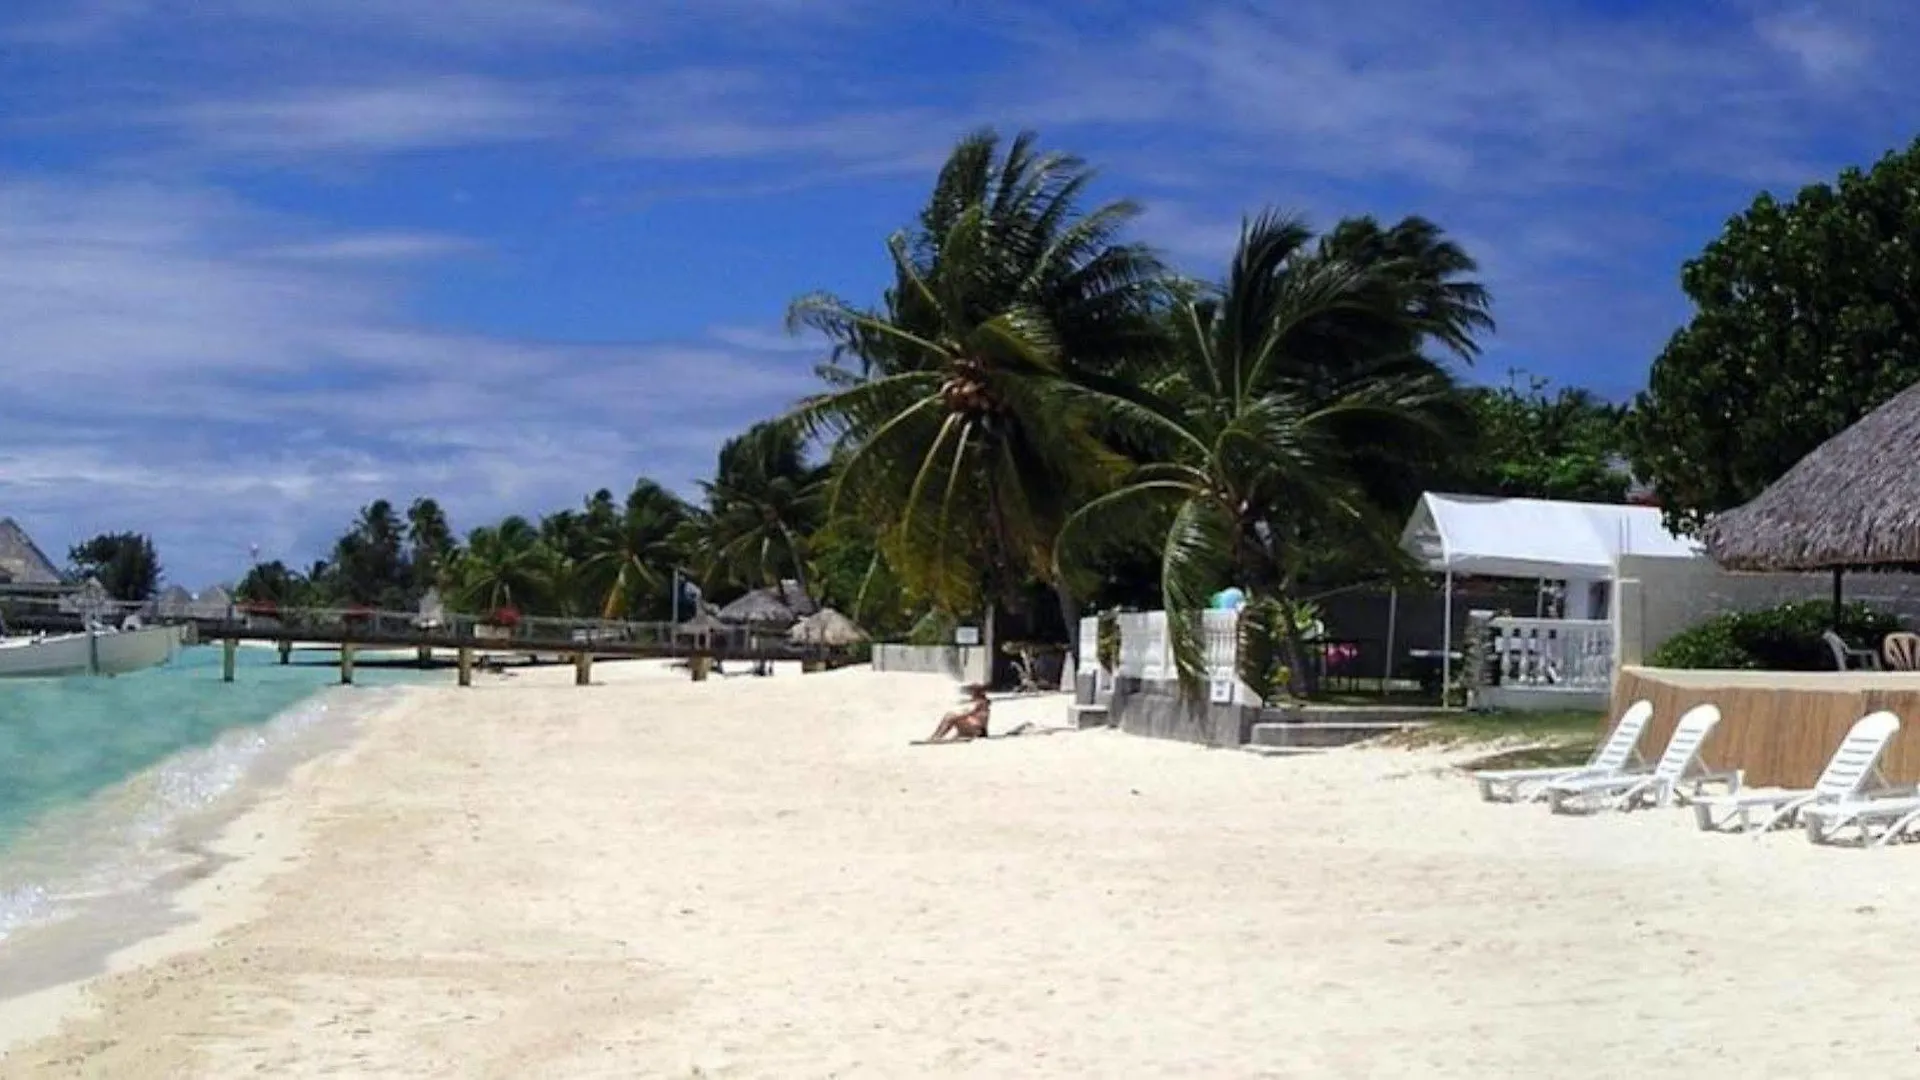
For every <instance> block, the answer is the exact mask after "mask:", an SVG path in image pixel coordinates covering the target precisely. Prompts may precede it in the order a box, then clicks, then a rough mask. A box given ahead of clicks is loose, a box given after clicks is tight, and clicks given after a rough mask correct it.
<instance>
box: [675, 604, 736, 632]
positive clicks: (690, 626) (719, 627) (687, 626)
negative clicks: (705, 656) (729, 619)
mask: <svg viewBox="0 0 1920 1080" xmlns="http://www.w3.org/2000/svg"><path fill="white" fill-rule="evenodd" d="M726 629H727V624H726V623H723V622H721V621H720V620H719V619H718V618H716V617H715V616H714V614H713V612H711V611H705V610H703V611H701V612H700V613H699V614H697V615H695V616H694V617H693V618H691V619H688V620H686V621H685V622H682V623H677V624H675V625H674V628H673V632H674V633H675V634H676V635H679V636H683V637H696V636H698V635H701V634H711V633H714V632H716V631H718V632H723V633H724V632H725V631H726Z"/></svg>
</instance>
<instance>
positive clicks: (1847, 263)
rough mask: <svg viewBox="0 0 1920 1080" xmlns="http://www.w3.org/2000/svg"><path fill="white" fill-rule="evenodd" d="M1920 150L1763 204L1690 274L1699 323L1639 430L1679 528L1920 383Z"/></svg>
mask: <svg viewBox="0 0 1920 1080" xmlns="http://www.w3.org/2000/svg"><path fill="white" fill-rule="evenodd" d="M1916 230H1920V142H1916V143H1915V144H1914V145H1912V146H1910V147H1908V148H1907V149H1906V150H1904V151H1901V152H1898V153H1891V154H1888V155H1887V156H1886V157H1884V158H1882V159H1881V160H1880V161H1879V163H1877V164H1876V165H1874V166H1873V167H1872V168H1871V169H1868V170H1865V171H1862V170H1860V169H1857V168H1853V169H1848V170H1846V171H1845V172H1843V173H1841V174H1840V177H1839V180H1838V182H1837V183H1835V184H1815V185H1812V186H1809V187H1806V188H1803V189H1801V191H1800V193H1799V194H1798V195H1797V196H1795V197H1794V198H1793V199H1791V200H1790V201H1786V202H1781V201H1779V200H1777V199H1775V198H1774V197H1773V196H1772V195H1770V194H1762V195H1760V196H1759V197H1758V198H1756V199H1754V201H1753V203H1752V205H1751V206H1749V207H1748V208H1747V210H1746V211H1745V212H1744V213H1742V214H1741V215H1739V216H1738V217H1735V218H1733V219H1732V220H1730V221H1728V222H1727V225H1726V228H1725V229H1724V230H1723V231H1722V232H1721V234H1720V236H1719V237H1718V238H1716V239H1715V240H1714V241H1713V242H1712V243H1710V244H1708V245H1707V248H1706V250H1705V251H1703V252H1702V253H1701V254H1700V255H1699V256H1698V257H1696V258H1694V259H1692V260H1690V261H1688V262H1687V263H1686V265H1685V267H1684V268H1683V270H1682V271H1681V276H1680V281H1681V287H1682V288H1683V289H1685V291H1686V294H1687V296H1688V298H1689V299H1691V300H1692V301H1693V305H1694V315H1693V318H1692V320H1691V321H1690V322H1689V323H1688V324H1687V325H1686V326H1685V327H1683V328H1682V329H1681V330H1679V331H1678V332H1677V333H1675V334H1674V335H1673V337H1672V338H1671V339H1670V340H1669V341H1668V342H1667V346H1666V348H1665V350H1664V351H1662V352H1661V354H1660V356H1659V358H1658V359H1656V360H1655V361H1654V363H1653V369H1652V372H1651V374H1650V376H1649V379H1648V384H1647V389H1646V390H1645V391H1644V392H1643V393H1641V394H1640V395H1639V396H1638V398H1637V399H1636V400H1635V403H1634V410H1633V415H1632V418H1631V420H1630V422H1629V445H1630V456H1631V459H1632V462H1633V468H1634V472H1635V474H1636V475H1637V476H1639V478H1640V479H1642V480H1644V481H1647V482H1649V483H1650V484H1652V485H1653V488H1654V490H1655V492H1656V493H1657V495H1658V497H1659V499H1660V503H1661V506H1662V507H1663V508H1664V509H1665V510H1666V515H1667V519H1668V523H1669V525H1672V526H1675V527H1678V528H1689V529H1690V528H1692V527H1694V526H1697V525H1699V524H1700V523H1702V522H1703V521H1704V520H1705V519H1706V517H1707V515H1709V514H1712V513H1715V512H1717V511H1720V510H1725V509H1729V508H1731V507H1734V506H1738V505H1740V504H1741V503H1744V502H1746V501H1747V500H1749V499H1751V498H1753V497H1754V496H1755V495H1758V494H1759V493H1760V492H1761V491H1762V490H1763V489H1764V488H1766V486H1767V485H1768V484H1771V483H1772V482H1773V481H1775V480H1777V479H1779V477H1780V476H1781V475H1782V474H1783V473H1785V472H1786V471H1787V469H1789V468H1790V467H1792V465H1793V464H1794V463H1795V462H1796V461H1798V460H1799V459H1800V458H1801V457H1803V456H1805V455H1806V454H1807V453H1808V452H1809V451H1811V450H1813V449H1814V448H1815V447H1816V446H1818V445H1819V444H1820V443H1822V442H1824V441H1825V440H1826V439H1828V438H1829V437H1831V436H1833V435H1835V434H1837V433H1838V432H1840V431H1841V430H1842V429H1844V428H1846V427H1848V426H1849V425H1851V424H1852V423H1853V422H1854V421H1856V420H1858V419H1859V418H1860V417H1862V416H1863V415H1865V414H1866V413H1868V412H1870V411H1872V410H1873V409H1874V408H1875V407H1876V406H1878V405H1880V404H1881V403H1883V402H1884V401H1886V400H1887V399H1888V398H1890V397H1892V396H1893V395H1894V394H1895V393H1897V392H1899V391H1900V390H1902V389H1904V388H1906V387H1907V386H1909V385H1911V384H1912V383H1914V382H1915V381H1916V380H1920V289H1916V288H1915V286H1914V283H1915V282H1916V281H1920V250H1917V249H1916V245H1915V243H1914V237H1915V235H1916Z"/></svg>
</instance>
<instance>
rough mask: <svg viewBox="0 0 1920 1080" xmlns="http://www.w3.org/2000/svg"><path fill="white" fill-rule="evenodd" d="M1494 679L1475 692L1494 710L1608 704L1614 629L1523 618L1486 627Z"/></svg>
mask: <svg viewBox="0 0 1920 1080" xmlns="http://www.w3.org/2000/svg"><path fill="white" fill-rule="evenodd" d="M1486 633H1487V640H1486V653H1485V655H1486V657H1487V662H1488V663H1489V665H1490V666H1491V667H1492V669H1493V674H1492V678H1491V680H1490V681H1488V682H1487V683H1486V684H1485V685H1482V686H1480V687H1479V688H1478V689H1477V690H1476V692H1475V698H1476V701H1477V702H1478V703H1480V704H1485V705H1489V706H1491V707H1494V708H1516V709H1526V708H1555V707H1560V706H1581V707H1584V706H1586V705H1588V704H1593V703H1598V702H1602V701H1604V700H1605V699H1606V698H1607V697H1608V696H1609V695H1610V694H1611V693H1612V692H1613V671H1614V666H1613V661H1614V635H1613V624H1612V623H1611V622H1610V621H1608V620H1606V619H1521V618H1514V617H1512V616H1506V615H1503V616H1499V617H1497V618H1494V619H1492V620H1491V621H1489V622H1488V624H1487V630H1486Z"/></svg>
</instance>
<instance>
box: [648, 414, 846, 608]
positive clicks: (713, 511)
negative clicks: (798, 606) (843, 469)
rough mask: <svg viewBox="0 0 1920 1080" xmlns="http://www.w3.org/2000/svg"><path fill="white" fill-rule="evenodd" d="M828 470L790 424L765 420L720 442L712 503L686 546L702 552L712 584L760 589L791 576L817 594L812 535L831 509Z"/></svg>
mask: <svg viewBox="0 0 1920 1080" xmlns="http://www.w3.org/2000/svg"><path fill="white" fill-rule="evenodd" d="M826 483H827V470H826V469H825V468H823V467H821V466H816V465H813V464H810V463H809V462H808V461H807V460H806V454H805V451H804V448H803V447H802V445H801V440H800V437H799V434H798V433H797V432H796V431H795V430H794V429H793V427H791V426H790V425H782V424H758V425H755V426H754V427H752V428H751V429H749V430H748V431H747V432H746V433H745V434H743V435H740V436H738V437H736V438H733V439H730V440H728V441H727V442H726V444H725V445H723V446H722V447H721V448H720V459H719V464H718V468H717V469H716V470H715V472H714V478H713V479H712V480H710V481H703V482H702V483H701V485H700V488H701V490H702V491H703V492H704V493H705V495H706V506H704V507H702V508H700V509H699V510H698V511H695V512H693V513H692V514H691V516H690V518H689V521H688V525H687V530H686V534H685V536H684V537H683V538H682V546H683V547H685V548H686V549H687V550H688V551H691V552H698V553H699V555H698V559H697V561H698V567H697V570H698V573H699V575H700V578H701V580H702V581H703V582H705V583H706V585H707V586H708V587H709V588H724V587H727V586H736V587H742V588H755V587H759V586H765V585H777V584H779V583H780V581H782V580H784V579H788V578H791V579H793V580H795V581H797V582H798V583H799V584H800V587H801V590H802V591H803V592H805V593H807V594H808V595H809V596H811V595H813V594H814V590H813V587H812V585H811V584H810V582H809V580H808V579H809V577H810V574H809V572H808V569H807V564H808V560H809V557H810V551H809V544H808V537H809V536H810V535H811V534H812V533H813V532H814V531H815V530H817V529H819V528H820V526H821V524H822V521H823V520H824V517H825V510H826Z"/></svg>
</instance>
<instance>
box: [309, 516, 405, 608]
mask: <svg viewBox="0 0 1920 1080" xmlns="http://www.w3.org/2000/svg"><path fill="white" fill-rule="evenodd" d="M328 579H329V585H330V587H331V591H332V592H333V594H334V597H335V598H336V599H338V600H341V601H345V602H347V603H351V604H366V605H371V606H375V607H382V608H388V609H392V610H402V609H405V608H408V607H411V606H412V605H413V602H414V599H415V598H414V597H413V595H412V587H413V571H412V568H411V567H410V566H409V565H408V563H407V546H406V526H405V525H403V524H402V523H401V520H400V516H399V515H398V514H396V513H395V512H394V509H393V504H392V503H390V502H388V501H387V500H385V499H375V500H374V501H373V502H371V503H368V504H367V505H366V506H365V507H363V508H362V509H361V511H360V516H359V518H358V520H356V521H355V522H354V526H353V528H352V529H351V530H350V531H348V532H347V533H346V534H345V535H344V536H342V537H340V539H339V540H338V541H337V542H336V543H335V544H334V548H333V559H332V560H331V567H330V569H329V574H328Z"/></svg>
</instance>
